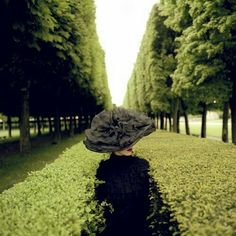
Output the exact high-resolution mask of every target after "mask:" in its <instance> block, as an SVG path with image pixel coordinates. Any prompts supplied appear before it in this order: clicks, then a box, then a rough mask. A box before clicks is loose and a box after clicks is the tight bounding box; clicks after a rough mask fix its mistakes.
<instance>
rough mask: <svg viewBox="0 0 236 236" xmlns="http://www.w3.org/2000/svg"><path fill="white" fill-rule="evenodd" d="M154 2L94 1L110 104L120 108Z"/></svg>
mask: <svg viewBox="0 0 236 236" xmlns="http://www.w3.org/2000/svg"><path fill="white" fill-rule="evenodd" d="M157 2H158V0H95V5H96V24H97V33H98V37H99V41H100V44H101V46H102V48H103V50H104V51H105V63H106V69H107V75H108V85H109V89H110V92H111V95H112V102H113V103H114V104H116V105H118V106H120V105H122V103H123V99H124V96H125V92H126V87H127V82H128V80H129V79H130V77H131V74H132V70H133V67H134V63H135V61H136V57H137V54H138V51H139V47H140V44H141V40H142V37H143V34H144V32H145V29H146V23H147V20H148V18H149V14H150V12H151V9H152V6H153V5H154V4H155V3H157Z"/></svg>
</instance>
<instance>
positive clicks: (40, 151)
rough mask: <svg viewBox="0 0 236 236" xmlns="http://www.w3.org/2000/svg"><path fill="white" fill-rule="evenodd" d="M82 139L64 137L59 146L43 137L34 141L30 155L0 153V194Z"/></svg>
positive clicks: (80, 136) (79, 136) (81, 136)
mask: <svg viewBox="0 0 236 236" xmlns="http://www.w3.org/2000/svg"><path fill="white" fill-rule="evenodd" d="M83 137H84V135H83V134H78V135H75V136H74V137H72V138H68V137H67V138H66V137H64V138H63V139H62V140H61V142H60V143H59V144H57V145H52V139H51V138H50V137H49V136H44V137H41V138H38V139H34V141H33V143H32V153H31V154H30V155H21V154H20V153H17V152H15V151H13V152H12V153H6V152H5V153H4V152H3V153H0V155H1V157H0V180H1V181H0V193H2V192H3V191H4V190H6V189H8V188H11V187H12V186H13V185H14V184H16V183H18V182H21V181H23V180H24V179H25V178H26V177H27V176H28V173H29V172H31V171H36V170H41V169H43V168H44V167H45V165H46V164H50V163H52V162H53V161H54V160H55V159H57V158H58V157H59V155H60V154H61V153H62V152H63V151H64V150H65V149H67V148H70V147H71V146H72V145H74V144H76V143H78V142H80V141H81V140H82V139H83ZM9 145H10V144H9ZM12 148H13V150H14V147H12Z"/></svg>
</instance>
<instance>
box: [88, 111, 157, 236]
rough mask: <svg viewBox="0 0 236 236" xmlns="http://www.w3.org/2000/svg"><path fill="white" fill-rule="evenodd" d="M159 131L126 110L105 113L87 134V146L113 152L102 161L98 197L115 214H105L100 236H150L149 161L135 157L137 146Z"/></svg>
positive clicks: (133, 112)
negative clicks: (104, 222)
mask: <svg viewBox="0 0 236 236" xmlns="http://www.w3.org/2000/svg"><path fill="white" fill-rule="evenodd" d="M153 131H155V125H154V121H153V120H152V119H150V118H149V117H147V116H146V115H144V114H141V113H137V112H135V111H132V110H127V109H124V108H116V109H114V110H112V111H102V112H101V113H99V114H98V115H96V116H95V117H94V119H93V120H92V123H91V128H90V129H88V130H86V131H85V135H86V140H85V141H84V144H85V145H86V147H87V148H88V149H89V150H91V151H95V152H108V153H111V155H110V158H109V159H108V160H105V161H102V162H101V163H100V166H99V168H98V169H97V175H96V177H97V178H98V179H99V180H103V184H100V185H99V186H98V187H97V188H96V198H97V199H98V200H99V201H104V200H106V201H107V202H108V203H110V204H111V205H112V208H113V209H112V211H109V210H108V209H107V210H106V211H105V213H104V216H105V218H106V228H105V230H104V231H103V232H101V233H100V234H99V235H103V236H104V235H107V236H108V235H109V236H116V235H117V236H118V235H119V236H126V235H129V236H132V235H135V236H146V235H150V232H149V230H148V224H147V221H146V218H147V216H148V206H149V175H148V168H149V165H148V162H147V161H146V160H144V159H141V158H139V157H137V156H133V155H132V154H133V146H134V144H135V143H137V142H138V141H139V140H140V139H141V138H142V137H144V136H146V135H149V134H150V133H152V132H153Z"/></svg>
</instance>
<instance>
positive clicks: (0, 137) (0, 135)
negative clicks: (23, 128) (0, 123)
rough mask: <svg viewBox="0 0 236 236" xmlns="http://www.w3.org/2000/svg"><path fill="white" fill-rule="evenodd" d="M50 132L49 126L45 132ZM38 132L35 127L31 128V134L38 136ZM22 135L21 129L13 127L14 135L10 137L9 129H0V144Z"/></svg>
mask: <svg viewBox="0 0 236 236" xmlns="http://www.w3.org/2000/svg"><path fill="white" fill-rule="evenodd" d="M47 133H48V128H45V129H44V132H43V134H47ZM36 135H37V133H36V132H35V129H33V128H31V129H30V136H31V137H34V136H36ZM19 137H20V130H19V129H12V137H11V138H9V137H8V130H6V129H5V130H2V129H1V130H0V144H1V143H4V142H9V141H15V140H17V139H19Z"/></svg>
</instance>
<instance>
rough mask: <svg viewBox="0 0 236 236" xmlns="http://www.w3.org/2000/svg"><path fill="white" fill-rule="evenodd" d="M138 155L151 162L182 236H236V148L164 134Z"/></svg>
mask: <svg viewBox="0 0 236 236" xmlns="http://www.w3.org/2000/svg"><path fill="white" fill-rule="evenodd" d="M136 151H137V154H138V155H139V156H142V157H145V158H146V159H147V160H148V161H149V162H150V166H151V171H150V174H151V175H152V176H153V178H154V179H155V181H156V182H157V184H158V185H159V187H160V190H161V192H162V197H163V200H164V202H165V203H166V204H168V205H169V206H170V208H171V210H172V211H173V212H174V215H173V216H174V219H175V220H177V221H178V223H179V229H180V233H181V235H193V236H196V235H197V236H200V235H204V236H205V235H219V236H222V235H224V236H227V235H228V236H229V235H235V234H236V147H235V146H234V145H231V144H224V143H221V142H217V141H211V140H207V139H199V138H194V137H190V136H186V135H179V134H174V133H167V132H159V131H158V132H155V133H153V134H151V135H150V136H148V137H145V138H144V139H142V141H140V143H139V144H138V145H137V147H136Z"/></svg>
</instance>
